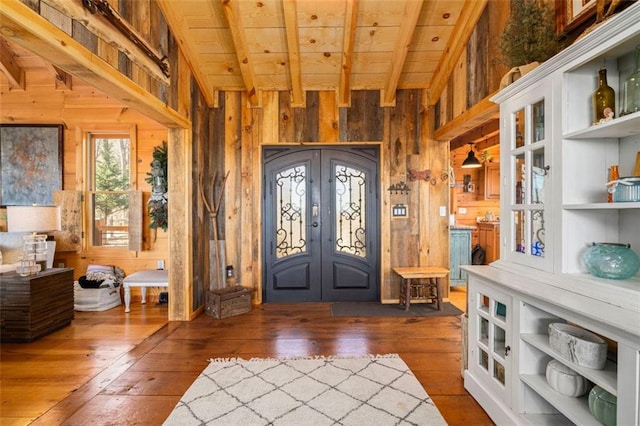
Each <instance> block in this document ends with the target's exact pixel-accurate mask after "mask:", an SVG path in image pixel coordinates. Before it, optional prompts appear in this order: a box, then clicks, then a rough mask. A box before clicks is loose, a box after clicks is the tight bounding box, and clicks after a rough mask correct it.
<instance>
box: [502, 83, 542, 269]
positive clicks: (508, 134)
mask: <svg viewBox="0 0 640 426" xmlns="http://www.w3.org/2000/svg"><path fill="white" fill-rule="evenodd" d="M533 95H535V96H523V97H522V98H521V99H520V100H519V102H517V103H514V105H513V106H511V110H510V111H508V112H507V113H506V114H502V117H504V118H503V120H507V122H506V123H504V124H503V129H504V130H506V131H504V134H503V137H502V138H501V144H505V145H506V147H503V148H502V152H503V153H504V152H505V151H506V152H507V155H506V157H505V158H508V162H507V164H509V166H508V167H509V170H508V173H507V176H508V178H507V179H508V185H509V188H508V191H506V195H507V202H506V203H503V204H504V205H503V211H502V215H501V216H502V217H503V218H504V219H503V222H505V224H506V225H508V229H507V232H505V234H503V235H504V237H505V239H506V241H505V242H506V247H505V248H506V250H505V257H506V258H507V259H508V260H509V261H513V262H516V263H522V264H526V265H528V266H534V267H538V268H540V269H548V268H550V266H551V259H550V253H549V249H550V247H549V244H548V243H549V242H550V241H548V240H547V235H549V232H548V231H549V220H550V216H551V215H550V212H549V209H548V205H549V200H550V196H549V190H550V188H549V187H550V185H549V182H550V178H549V173H550V167H549V160H550V159H549V158H547V157H548V155H547V153H548V152H550V151H549V146H550V145H549V144H550V139H551V138H550V134H551V132H550V131H549V130H550V129H549V128H548V123H550V120H549V119H548V117H549V115H550V114H549V111H550V105H549V103H550V100H547V99H546V98H545V97H544V95H543V96H541V95H540V91H537V92H535V93H533ZM503 106H505V107H506V108H509V106H508V105H503Z"/></svg>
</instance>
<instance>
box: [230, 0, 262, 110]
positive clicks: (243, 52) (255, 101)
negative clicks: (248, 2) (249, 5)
mask: <svg viewBox="0 0 640 426" xmlns="http://www.w3.org/2000/svg"><path fill="white" fill-rule="evenodd" d="M239 6H240V1H239V0H235V1H232V0H222V8H223V9H224V14H225V16H226V17H227V22H228V23H229V29H230V30H231V38H232V40H233V45H234V46H235V48H236V55H237V57H238V63H239V64H240V72H241V73H242V79H243V80H244V85H245V87H246V89H247V95H248V98H249V104H250V105H251V106H253V107H257V106H260V96H259V93H258V88H257V87H256V84H255V81H256V77H255V72H254V70H253V65H252V64H251V61H250V60H249V51H248V49H247V35H246V33H245V31H244V26H243V25H242V17H241V16H240V13H239V10H238V7H239Z"/></svg>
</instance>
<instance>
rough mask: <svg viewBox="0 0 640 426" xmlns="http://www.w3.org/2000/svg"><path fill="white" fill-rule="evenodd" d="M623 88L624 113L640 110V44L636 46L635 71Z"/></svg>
mask: <svg viewBox="0 0 640 426" xmlns="http://www.w3.org/2000/svg"><path fill="white" fill-rule="evenodd" d="M623 88H624V91H623V96H622V100H623V104H624V105H623V114H631V113H634V112H637V111H640V45H638V46H636V51H635V68H634V71H633V73H632V74H631V75H630V76H629V77H627V79H626V80H625V81H624V87H623Z"/></svg>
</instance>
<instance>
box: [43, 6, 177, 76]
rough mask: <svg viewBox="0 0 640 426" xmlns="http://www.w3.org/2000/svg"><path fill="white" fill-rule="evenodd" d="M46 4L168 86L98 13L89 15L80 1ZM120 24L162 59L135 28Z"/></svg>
mask: <svg viewBox="0 0 640 426" xmlns="http://www.w3.org/2000/svg"><path fill="white" fill-rule="evenodd" d="M47 3H49V4H50V5H51V6H52V7H53V8H55V9H57V10H59V11H60V12H62V13H64V14H65V15H66V16H68V17H70V18H72V19H75V20H76V21H78V22H80V23H81V24H82V25H84V26H85V27H87V29H89V30H90V31H91V32H93V33H94V34H96V35H97V36H98V37H100V38H101V39H103V40H104V41H105V42H107V43H108V44H111V45H114V46H116V47H117V49H118V50H119V51H120V52H122V53H124V54H125V55H126V56H127V57H128V58H129V59H130V60H131V61H132V62H134V63H135V64H138V65H139V66H140V67H141V68H142V69H144V70H145V71H146V72H148V73H149V74H150V75H151V76H152V77H153V78H155V79H156V80H158V81H160V82H162V83H163V84H165V85H169V83H170V82H169V78H168V77H167V76H165V75H164V73H163V72H162V70H161V69H160V66H159V65H158V64H157V63H155V62H154V61H153V60H151V58H150V57H149V56H147V55H146V54H145V53H143V52H142V51H141V49H140V47H138V46H137V45H136V44H135V43H134V42H133V41H132V40H131V39H129V38H128V37H126V36H125V35H124V34H123V33H121V32H120V31H119V30H118V29H116V28H115V27H114V26H113V25H112V24H111V23H109V22H108V21H107V20H106V19H105V18H104V17H103V16H102V15H100V14H99V13H98V14H95V15H94V14H91V12H89V11H88V10H87V9H85V8H84V7H83V6H82V2H81V1H69V0H47ZM121 22H122V24H123V25H124V26H126V27H127V29H128V31H129V32H130V33H132V34H134V35H135V36H136V38H137V39H138V41H139V42H140V43H141V44H143V45H144V47H145V48H146V49H148V50H149V51H151V52H153V54H154V55H155V56H157V57H158V58H161V57H162V54H160V53H159V52H157V51H156V49H154V48H153V47H151V46H150V45H149V43H147V42H146V40H145V39H144V38H143V37H142V36H141V35H140V34H139V33H138V32H137V31H136V30H135V28H133V27H132V26H131V25H130V24H129V23H127V22H126V21H125V20H124V19H123V20H121Z"/></svg>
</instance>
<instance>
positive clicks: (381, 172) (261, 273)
mask: <svg viewBox="0 0 640 426" xmlns="http://www.w3.org/2000/svg"><path fill="white" fill-rule="evenodd" d="M287 146H288V147H301V146H307V147H310V148H345V147H364V146H371V147H376V148H377V149H378V170H377V172H378V173H377V175H378V177H377V185H378V190H379V196H378V202H377V204H376V207H377V209H378V219H379V228H380V229H379V230H378V231H380V230H381V229H383V228H384V227H383V225H382V224H383V223H388V221H389V218H390V216H389V213H388V212H387V210H385V209H384V208H383V206H384V205H385V203H386V204H389V197H388V191H386V188H385V187H384V185H383V183H384V182H385V180H388V176H387V175H388V173H389V171H388V166H386V164H387V161H388V160H387V157H388V155H389V154H388V152H387V151H388V149H386V148H385V144H384V143H383V142H381V141H373V142H372V141H362V142H333V143H331V142H330V143H324V142H303V143H292V142H283V143H264V144H260V146H259V149H258V150H256V151H254V152H255V153H256V155H258V156H259V161H257V162H256V163H258V165H259V169H258V170H256V171H255V173H256V174H255V175H254V178H253V182H254V189H255V190H256V192H255V193H254V198H253V199H254V200H256V201H258V203H256V205H255V209H256V210H257V211H259V212H260V214H262V212H263V208H264V191H265V185H264V155H263V152H264V150H265V149H268V148H285V147H287ZM385 173H386V174H385ZM260 221H261V223H260V234H259V235H258V238H257V243H258V246H257V247H256V249H257V252H258V253H257V254H258V256H257V258H258V259H257V260H258V261H257V264H254V266H255V267H256V269H257V271H254V279H256V281H257V282H256V284H257V288H256V289H255V293H254V303H257V304H262V303H264V302H265V301H264V300H263V298H262V295H263V292H264V289H265V270H264V263H265V253H264V250H263V248H264V243H265V230H264V224H263V222H262V219H260ZM378 250H379V253H380V254H379V259H380V265H379V267H378V275H379V276H378V280H379V281H378V282H379V290H380V291H379V299H380V301H382V300H384V295H383V294H382V289H383V287H384V277H385V271H387V270H389V268H390V257H389V250H390V247H389V239H388V238H385V237H384V236H383V235H380V238H379V247H378Z"/></svg>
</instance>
